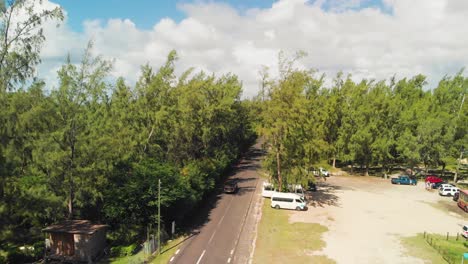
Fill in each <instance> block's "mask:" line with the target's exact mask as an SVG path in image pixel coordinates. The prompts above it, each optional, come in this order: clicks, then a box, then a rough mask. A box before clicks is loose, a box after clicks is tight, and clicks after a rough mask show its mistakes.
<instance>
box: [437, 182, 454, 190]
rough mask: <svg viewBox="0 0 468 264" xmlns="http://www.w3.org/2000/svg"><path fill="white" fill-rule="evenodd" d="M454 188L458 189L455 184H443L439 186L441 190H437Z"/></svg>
mask: <svg viewBox="0 0 468 264" xmlns="http://www.w3.org/2000/svg"><path fill="white" fill-rule="evenodd" d="M452 187H456V186H455V185H453V184H450V183H442V184H441V185H440V186H439V188H437V189H439V190H440V189H443V188H452Z"/></svg>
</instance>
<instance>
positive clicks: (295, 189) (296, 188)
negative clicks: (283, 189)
mask: <svg viewBox="0 0 468 264" xmlns="http://www.w3.org/2000/svg"><path fill="white" fill-rule="evenodd" d="M288 192H290V193H295V194H297V195H299V196H301V197H302V199H305V194H304V188H302V185H300V184H288Z"/></svg>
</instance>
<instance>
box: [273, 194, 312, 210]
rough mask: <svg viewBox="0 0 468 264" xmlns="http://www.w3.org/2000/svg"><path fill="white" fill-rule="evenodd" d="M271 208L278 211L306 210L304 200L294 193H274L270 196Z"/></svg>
mask: <svg viewBox="0 0 468 264" xmlns="http://www.w3.org/2000/svg"><path fill="white" fill-rule="evenodd" d="M271 207H273V208H276V209H280V208H284V209H292V210H298V211H300V210H305V209H306V208H307V206H306V202H305V201H304V199H303V198H302V197H301V196H299V195H297V194H295V193H280V192H277V193H274V194H273V195H272V196H271Z"/></svg>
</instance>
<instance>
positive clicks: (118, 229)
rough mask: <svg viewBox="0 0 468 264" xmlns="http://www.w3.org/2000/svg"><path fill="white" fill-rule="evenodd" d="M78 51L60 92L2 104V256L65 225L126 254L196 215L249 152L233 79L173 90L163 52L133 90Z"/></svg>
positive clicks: (198, 78)
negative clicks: (155, 231) (124, 247)
mask: <svg viewBox="0 0 468 264" xmlns="http://www.w3.org/2000/svg"><path fill="white" fill-rule="evenodd" d="M91 49H92V44H91V43H90V44H89V46H88V47H87V49H86V50H85V53H84V56H83V58H82V62H81V64H80V65H74V64H72V63H70V58H68V59H67V62H66V63H65V65H64V66H63V67H62V68H61V69H60V70H59V72H58V77H59V81H60V83H59V87H58V88H57V89H56V90H53V91H52V92H51V93H50V94H46V93H44V92H43V87H44V86H45V84H44V83H42V82H35V83H33V84H32V86H31V87H30V88H29V89H27V90H22V89H19V90H18V91H10V92H1V93H0V100H2V102H4V104H2V108H1V109H0V110H1V115H0V118H1V119H2V121H4V122H3V123H2V125H1V126H0V136H1V138H0V160H1V161H2V162H0V176H1V178H0V198H1V199H0V216H1V219H0V244H2V245H3V244H5V243H7V242H8V243H13V244H18V245H21V244H22V243H25V242H34V241H39V240H42V239H43V236H42V234H41V229H42V228H43V227H44V226H46V225H48V224H51V223H55V222H57V221H60V220H63V219H65V218H77V219H90V220H93V221H99V222H104V223H107V224H109V225H110V226H111V230H110V238H111V239H112V242H113V243H117V244H119V243H124V244H125V243H126V244H128V243H133V242H135V241H137V240H139V239H141V238H142V237H144V236H145V235H146V230H147V229H146V228H147V227H148V226H153V227H154V226H156V223H157V220H158V218H157V209H158V205H157V200H158V199H157V198H158V181H159V180H161V193H160V195H161V213H162V217H161V220H162V223H163V227H164V223H170V222H171V221H174V220H175V221H177V222H179V223H181V222H182V221H183V220H184V217H185V216H186V215H188V214H190V213H192V210H194V208H196V207H197V206H198V205H199V203H200V202H201V201H202V200H203V198H204V197H206V195H208V194H209V193H210V192H211V191H213V189H214V186H215V184H216V183H217V182H219V181H221V180H223V175H224V173H225V172H226V171H227V170H228V169H229V168H230V167H231V164H233V163H234V161H235V160H236V159H237V158H238V157H239V155H240V153H241V151H242V150H243V149H245V147H246V146H247V145H248V144H251V143H252V139H253V138H254V132H253V129H252V127H251V125H250V118H251V115H250V111H249V109H248V108H247V106H246V104H245V103H243V102H242V101H241V100H240V94H241V91H242V89H241V87H242V86H241V83H240V81H239V80H238V79H237V77H236V76H234V75H231V74H227V75H224V76H221V77H216V76H209V75H206V74H204V73H198V74H195V75H193V77H190V78H189V77H188V74H187V75H184V76H182V77H181V78H179V79H177V78H176V77H175V75H174V71H175V69H174V63H175V60H176V59H177V54H176V53H175V52H171V53H170V54H169V55H168V60H167V62H166V63H165V64H164V65H163V66H162V67H160V68H159V70H157V71H153V69H152V68H151V67H149V66H144V67H143V68H142V76H141V78H140V81H139V82H138V83H137V85H136V86H135V87H130V86H128V85H127V84H126V83H125V80H123V79H118V80H117V81H116V83H115V84H113V83H110V82H109V81H108V80H109V78H108V73H109V71H110V69H111V64H110V63H109V62H107V61H105V60H103V59H102V58H101V57H99V56H98V57H94V56H92V55H91Z"/></svg>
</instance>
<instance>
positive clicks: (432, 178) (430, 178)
mask: <svg viewBox="0 0 468 264" xmlns="http://www.w3.org/2000/svg"><path fill="white" fill-rule="evenodd" d="M426 182H429V183H443V182H444V181H443V180H442V179H441V178H439V177H437V176H435V175H428V176H426Z"/></svg>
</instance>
